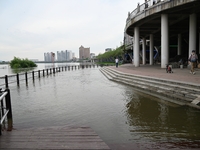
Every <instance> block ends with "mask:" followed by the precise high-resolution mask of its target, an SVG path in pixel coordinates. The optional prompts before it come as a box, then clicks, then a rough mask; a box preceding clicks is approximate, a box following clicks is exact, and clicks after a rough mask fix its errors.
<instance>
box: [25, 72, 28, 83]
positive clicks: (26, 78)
mask: <svg viewBox="0 0 200 150" xmlns="http://www.w3.org/2000/svg"><path fill="white" fill-rule="evenodd" d="M25 80H26V85H27V84H28V77H27V72H25Z"/></svg>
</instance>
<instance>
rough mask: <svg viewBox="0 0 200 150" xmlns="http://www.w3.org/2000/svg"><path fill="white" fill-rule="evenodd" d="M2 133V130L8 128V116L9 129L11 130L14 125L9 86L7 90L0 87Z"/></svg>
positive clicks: (0, 125)
mask: <svg viewBox="0 0 200 150" xmlns="http://www.w3.org/2000/svg"><path fill="white" fill-rule="evenodd" d="M0 102H1V104H0V135H1V132H2V130H4V129H6V121H5V120H6V118H7V124H8V126H7V130H8V131H11V130H12V127H13V119H12V107H11V98H10V90H9V89H8V88H7V89H5V90H2V89H0ZM4 103H5V105H4Z"/></svg>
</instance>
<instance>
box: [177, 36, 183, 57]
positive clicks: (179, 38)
mask: <svg viewBox="0 0 200 150" xmlns="http://www.w3.org/2000/svg"><path fill="white" fill-rule="evenodd" d="M181 44H182V35H181V34H178V52H177V54H178V55H181Z"/></svg>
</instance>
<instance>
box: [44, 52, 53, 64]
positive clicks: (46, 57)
mask: <svg viewBox="0 0 200 150" xmlns="http://www.w3.org/2000/svg"><path fill="white" fill-rule="evenodd" d="M44 61H45V62H54V61H55V53H53V52H47V53H44Z"/></svg>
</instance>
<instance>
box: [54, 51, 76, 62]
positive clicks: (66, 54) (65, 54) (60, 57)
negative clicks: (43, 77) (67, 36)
mask: <svg viewBox="0 0 200 150" xmlns="http://www.w3.org/2000/svg"><path fill="white" fill-rule="evenodd" d="M72 58H73V57H72V51H70V50H64V51H57V61H71V60H72Z"/></svg>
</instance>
